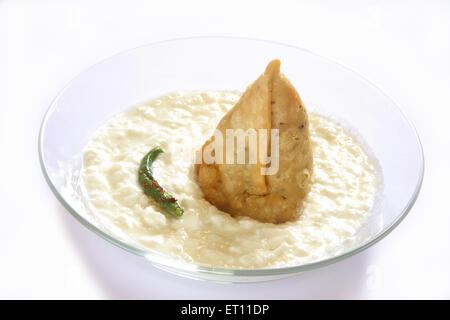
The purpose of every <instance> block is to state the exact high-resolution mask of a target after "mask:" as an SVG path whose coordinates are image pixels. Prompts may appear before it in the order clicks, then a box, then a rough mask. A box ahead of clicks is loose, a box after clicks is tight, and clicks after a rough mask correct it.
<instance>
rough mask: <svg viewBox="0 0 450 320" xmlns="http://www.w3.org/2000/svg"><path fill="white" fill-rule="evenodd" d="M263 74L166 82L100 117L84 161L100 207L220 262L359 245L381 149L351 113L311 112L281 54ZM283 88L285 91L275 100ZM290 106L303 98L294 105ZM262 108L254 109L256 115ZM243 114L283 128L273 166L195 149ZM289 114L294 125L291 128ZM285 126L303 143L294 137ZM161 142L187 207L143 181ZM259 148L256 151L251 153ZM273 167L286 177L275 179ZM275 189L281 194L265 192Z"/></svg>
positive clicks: (162, 161)
mask: <svg viewBox="0 0 450 320" xmlns="http://www.w3.org/2000/svg"><path fill="white" fill-rule="evenodd" d="M260 79H262V80H261V81H258V80H260ZM274 79H275V80H274ZM258 80H257V81H256V82H255V83H253V84H252V85H251V86H250V87H249V88H248V89H247V92H245V93H244V94H243V95H241V94H240V93H239V92H234V91H206V92H202V91H198V92H176V93H171V94H167V95H164V96H161V97H158V98H156V99H152V100H150V101H148V102H145V103H141V104H139V105H137V106H135V107H133V108H132V109H130V110H128V111H126V112H124V113H122V114H119V115H117V116H115V117H114V118H112V119H110V120H109V121H108V122H107V123H105V124H104V125H102V126H101V127H100V128H98V129H97V130H96V131H95V132H94V134H93V135H92V137H91V139H90V140H89V142H88V144H87V146H86V148H85V150H84V154H83V168H82V177H83V185H84V188H85V190H86V194H87V198H88V200H89V203H90V207H91V208H92V211H93V212H94V214H95V215H96V216H98V217H101V218H102V219H106V220H107V221H108V222H109V223H111V225H113V226H114V227H115V228H118V229H120V230H121V231H122V232H123V233H125V234H127V236H129V237H130V238H131V239H133V241H135V242H136V243H138V244H139V246H140V247H142V248H144V249H149V250H155V251H158V252H160V253H162V254H165V255H168V256H170V257H173V258H174V259H178V260H181V261H186V262H191V263H195V264H202V265H209V266H215V267H232V268H267V267H277V266H287V265H298V264H303V263H308V262H312V261H316V260H319V259H322V258H325V257H328V256H330V255H333V254H335V252H336V250H337V249H339V248H341V249H342V250H345V249H344V248H345V247H348V246H351V245H352V244H351V241H350V239H351V238H352V236H353V235H354V234H355V232H356V231H357V230H358V228H360V226H361V225H362V224H363V223H364V221H365V219H367V217H368V216H369V215H370V212H371V208H372V206H373V203H374V197H375V194H376V191H377V174H378V173H377V171H376V170H375V166H374V163H373V161H372V160H371V159H370V158H369V156H368V155H367V152H366V151H365V150H364V148H363V147H362V146H361V144H360V143H359V141H358V139H357V138H356V137H355V136H354V135H352V134H350V133H349V131H348V130H346V129H344V127H343V126H342V125H341V124H339V123H337V122H335V121H333V120H332V119H330V118H327V117H324V116H322V115H318V114H314V113H311V114H307V113H306V109H305V106H304V105H303V104H302V102H301V100H300V96H299V95H298V94H297V92H296V90H295V89H294V88H293V86H292V85H291V84H290V83H289V82H288V80H287V79H286V78H284V76H281V74H280V73H279V62H276V61H275V62H272V63H271V64H269V66H268V68H267V69H266V72H265V74H264V75H263V76H262V78H259V79H258ZM261 88H262V89H261ZM259 89H261V90H262V92H260V91H258V90H259ZM253 90H254V92H252V91H253ZM273 93H275V94H276V95H278V96H277V99H275V100H272V94H273ZM269 98H270V99H269ZM278 98H280V99H278ZM268 101H270V105H269V104H268V103H267V102H268ZM272 101H275V102H274V103H272ZM277 101H285V102H286V103H282V104H280V103H278V102H277ZM258 102H262V103H260V104H258ZM249 106H250V107H252V108H253V109H251V110H250V111H251V112H250V111H249V109H247V108H249ZM291 107H292V108H293V107H295V108H296V109H294V110H293V111H294V112H293V114H294V115H292V112H290V111H292V110H290V109H289V108H291ZM230 110H232V111H230ZM233 110H235V111H233ZM236 110H237V111H236ZM254 110H256V111H255V112H256V113H255V114H253V118H252V117H251V116H246V115H251V114H252V112H253V111H254ZM261 111H263V112H264V114H265V118H264V117H260V112H261ZM269 111H270V115H269ZM274 111H275V112H274ZM299 112H301V113H299ZM230 114H232V115H233V114H234V115H237V118H238V120H239V121H234V120H235V119H234V120H233V117H232V116H229V115H230ZM227 115H228V116H227ZM227 117H231V120H230V118H227ZM242 117H244V118H242ZM224 119H225V120H224ZM283 120H284V121H283ZM236 122H240V123H244V124H245V126H243V127H242V128H240V129H248V128H253V127H254V129H278V130H279V144H280V153H279V160H280V161H279V168H278V171H277V172H276V173H275V174H274V175H273V176H272V175H262V174H260V172H261V171H260V170H261V169H263V168H266V167H267V166H268V163H265V162H266V161H261V158H259V159H257V160H256V163H250V164H246V163H244V164H240V163H237V164H236V163H231V164H216V163H212V165H213V166H216V165H217V166H218V167H219V169H218V171H219V174H220V175H221V177H223V178H222V179H220V177H217V175H214V176H212V177H211V176H208V172H207V171H208V165H209V164H207V163H205V162H204V159H203V158H202V160H201V161H200V162H198V159H197V157H196V156H195V155H196V154H198V150H201V151H202V152H201V153H202V154H203V151H204V150H205V148H206V147H207V146H208V141H211V140H210V137H211V136H212V134H213V133H214V132H215V129H216V128H217V129H219V131H221V130H223V131H226V130H227V129H234V128H236V127H237V126H238V125H236ZM255 123H257V124H256V125H255ZM281 123H283V124H281ZM284 125H286V126H287V128H288V130H286V131H284V130H283V126H284ZM302 125H303V128H302V127H301V126H302ZM252 126H253V127H252ZM256 132H257V139H256V140H257V142H259V140H260V136H258V132H259V131H258V130H256ZM286 133H288V134H290V139H291V138H292V139H293V141H300V142H301V143H300V142H299V143H298V144H295V143H293V144H291V143H286V140H285V139H283V135H285V134H286ZM267 136H268V137H270V136H271V135H270V134H268V135H267ZM296 138H298V139H299V140H295V139H296ZM205 141H207V143H205ZM248 141H250V140H248ZM266 142H267V141H266ZM248 143H249V142H248ZM244 146H245V147H248V144H247V142H246V144H244ZM285 146H289V147H290V148H292V150H290V151H291V152H290V153H288V152H286V151H285V150H283V148H284V147H285ZM156 147H158V148H161V149H162V150H164V151H165V152H164V153H160V154H159V155H158V156H157V158H156V157H155V159H154V161H153V162H152V167H151V169H152V178H154V179H155V181H158V184H159V185H160V186H161V188H164V190H167V191H168V194H167V198H165V199H169V198H170V197H169V192H170V196H171V197H173V199H174V200H176V201H177V203H178V204H179V206H180V208H182V209H183V212H182V215H180V216H179V217H178V218H177V217H173V216H171V215H168V214H167V212H165V210H163V209H162V207H161V206H160V205H158V203H157V201H155V199H154V198H152V197H149V196H148V195H147V194H146V192H145V188H144V190H143V184H142V183H141V184H140V183H139V171H140V170H139V168H140V167H141V165H142V160H143V158H145V155H148V153H149V150H151V149H152V150H153V148H156ZM258 147H259V143H258ZM264 147H265V148H260V149H264V150H265V151H269V150H271V149H270V140H269V141H268V143H267V144H266V145H265V146H264ZM244 149H245V148H244ZM257 150H258V151H259V149H258V148H257ZM246 152H248V150H246ZM225 153H226V152H225ZM258 153H259V152H258ZM263 153H264V152H263ZM233 156H235V154H234V153H233ZM265 156H266V157H268V156H269V153H268V152H266V153H265ZM287 156H292V158H289V159H286V157H287ZM248 157H249V154H248V153H246V154H245V157H244V158H248ZM264 159H265V158H264V156H263V160H264ZM246 160H247V159H246ZM195 162H197V163H196V164H194V163H195ZM227 166H229V167H227ZM205 168H206V169H205ZM290 168H292V170H290ZM280 169H282V170H281V171H279V170H280ZM283 169H286V170H283ZM203 170H206V174H205V172H203ZM202 172H203V173H202ZM276 174H279V175H280V177H278V178H277V177H276ZM283 174H284V176H283ZM299 174H300V175H302V176H301V177H299V178H298V177H297V176H298V175H299ZM274 179H278V180H279V181H278V183H274V184H272V183H271V182H272V181H273V180H274ZM219 180H221V181H219ZM233 181H244V183H243V185H244V187H242V186H240V187H238V188H234V183H233ZM298 181H300V183H298ZM223 185H227V186H232V187H231V188H228V187H225V188H222V186H223ZM273 186H278V187H279V188H280V189H279V190H283V192H280V191H279V190H278V189H277V190H275V189H274V188H273ZM283 188H284V189H283ZM214 190H216V193H217V194H218V197H217V198H215V195H214ZM242 194H243V196H242ZM272 194H275V196H271V195H272ZM267 195H269V198H274V200H273V201H272V202H270V201H269V202H270V203H265V202H264V201H265V200H264V199H265V198H266V196H267ZM252 196H255V197H257V199H256V198H255V199H256V200H258V201H259V200H260V199H263V201H262V204H259V203H258V204H255V205H253V204H252V203H251V201H252V200H251V201H250V202H248V199H250V198H251V197H252ZM283 197H286V199H283ZM256 200H255V202H256ZM170 201H172V200H170ZM170 201H169V202H170ZM283 201H286V203H288V205H287V206H286V207H283ZM265 208H268V209H267V210H264V209H265ZM261 210H262V211H263V212H261Z"/></svg>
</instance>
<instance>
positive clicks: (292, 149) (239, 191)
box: [195, 60, 313, 223]
mask: <svg viewBox="0 0 450 320" xmlns="http://www.w3.org/2000/svg"><path fill="white" fill-rule="evenodd" d="M226 129H242V130H244V131H246V130H247V129H254V130H256V132H259V131H258V129H266V130H267V129H278V130H279V169H278V171H277V172H276V173H275V174H273V175H263V174H261V169H262V168H264V167H269V166H270V165H271V164H270V163H269V164H266V163H267V159H265V158H263V159H260V156H258V160H257V162H256V163H255V164H249V163H248V162H247V161H246V164H236V163H234V164H226V163H223V164H221V163H212V164H207V163H205V162H202V163H201V164H197V165H196V168H195V169H196V172H197V176H198V182H199V185H200V188H201V189H202V191H203V193H204V195H205V198H206V199H207V200H208V201H209V202H210V203H212V204H213V205H215V206H216V207H217V208H219V209H221V210H223V211H225V212H228V213H229V214H231V215H233V216H248V217H251V218H254V219H256V220H259V221H261V222H271V223H281V222H286V221H289V220H293V219H295V218H296V217H297V216H298V213H299V212H300V208H301V204H302V201H303V200H304V198H305V197H306V195H307V194H308V192H309V189H310V181H311V176H312V170H313V157H312V150H311V141H310V135H309V120H308V114H307V112H306V109H305V106H304V105H303V103H302V101H301V99H300V96H299V94H298V93H297V91H296V90H295V88H294V87H293V86H292V84H291V83H290V81H289V80H288V79H287V78H286V77H285V76H284V75H283V74H282V73H281V72H280V61H279V60H273V61H271V62H270V63H269V64H268V66H267V68H266V70H265V72H264V73H263V74H262V75H261V76H260V77H259V78H258V79H257V80H256V81H255V82H253V83H252V84H251V85H250V86H248V87H247V89H246V91H245V92H244V94H243V95H242V97H241V98H240V100H239V101H238V102H237V103H236V105H235V106H234V107H233V108H232V109H231V110H229V111H228V112H227V114H225V116H224V117H223V118H222V119H221V121H220V122H219V124H218V126H217V130H218V131H220V132H221V133H222V136H223V137H225V136H226ZM268 137H269V138H270V134H268ZM260 138H261V137H260V136H259V134H258V136H257V139H258V148H259V147H260V144H259V139H260ZM224 141H225V139H224ZM213 142H214V136H213V137H211V139H209V140H208V141H207V142H206V143H205V144H204V145H203V147H202V154H203V151H204V150H205V148H206V147H207V146H209V145H210V144H211V143H213ZM245 147H246V152H247V154H246V160H248V158H249V155H248V150H249V141H247V140H246V142H245ZM267 148H268V150H264V151H266V152H263V153H262V154H266V155H269V156H270V139H269V141H268V144H267ZM259 151H260V150H258V155H260V152H259ZM234 153H235V154H234V156H235V159H236V157H237V148H235V149H234ZM225 154H226V150H225V143H224V149H223V155H224V156H225Z"/></svg>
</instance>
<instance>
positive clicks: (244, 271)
mask: <svg viewBox="0 0 450 320" xmlns="http://www.w3.org/2000/svg"><path fill="white" fill-rule="evenodd" d="M214 39H216V40H242V41H254V42H260V43H266V44H272V45H278V46H282V47H288V48H291V49H295V50H299V51H303V52H306V53H308V54H311V55H313V56H316V57H318V58H321V59H323V60H326V61H328V62H330V63H332V64H335V65H338V66H339V67H341V68H343V69H344V70H346V71H348V72H350V73H352V74H353V75H354V76H356V77H357V78H359V80H362V81H363V82H365V83H366V84H367V85H369V86H370V87H371V88H372V89H374V90H376V91H378V92H379V93H381V94H382V95H383V96H385V97H386V98H387V99H389V100H390V101H391V102H392V103H393V104H394V105H395V107H396V108H397V111H399V112H400V114H401V116H402V117H403V118H404V120H406V122H407V123H408V124H409V126H410V127H411V129H412V131H413V133H414V137H415V140H416V143H417V145H418V149H419V153H420V160H421V162H420V168H419V179H418V181H417V183H416V185H415V188H414V193H413V195H412V197H411V198H410V199H409V201H408V202H407V204H406V205H405V207H404V208H403V209H402V211H401V213H400V214H399V215H398V216H397V218H396V219H395V220H394V221H393V222H392V223H391V224H390V225H389V226H388V227H387V228H385V229H384V230H382V231H380V232H379V233H378V234H377V235H376V236H375V237H374V238H373V239H371V240H369V241H367V242H365V243H364V244H362V245H360V246H358V247H356V248H353V249H351V250H349V251H347V252H344V253H341V254H338V255H336V256H333V257H329V258H326V259H324V260H319V261H314V262H311V263H306V264H300V265H291V266H286V267H271V268H258V269H251V268H224V267H213V266H207V265H196V264H192V263H188V262H182V261H178V260H175V259H173V258H171V257H167V256H163V255H162V254H159V253H158V252H151V251H144V250H141V249H138V248H136V247H133V246H131V245H129V244H127V243H125V242H123V241H121V240H118V239H116V238H114V237H112V236H111V235H109V234H107V233H106V232H104V231H102V230H100V229H99V228H98V227H96V226H95V225H93V224H92V223H90V222H89V221H88V220H87V219H85V218H84V217H83V216H81V215H80V214H78V212H77V211H76V210H75V209H74V208H73V207H72V206H71V205H70V204H69V203H68V202H67V201H66V200H65V199H64V197H63V196H62V195H61V194H60V193H59V192H58V190H57V189H56V186H55V185H54V183H53V181H52V180H51V178H50V176H49V174H48V172H47V167H46V165H45V161H44V157H43V146H44V136H45V132H44V131H45V127H46V123H47V120H48V118H49V117H50V115H51V114H52V112H53V111H54V109H55V107H56V106H57V102H58V100H59V98H60V97H61V96H62V95H63V94H64V93H65V91H66V90H67V88H69V87H70V85H71V84H72V83H73V82H74V81H75V80H76V79H77V78H78V77H79V76H81V75H82V74H84V73H85V72H87V71H89V70H90V69H92V68H94V67H96V66H97V65H99V64H101V63H103V62H106V61H108V60H111V59H113V58H116V57H118V56H120V55H124V54H127V53H129V52H131V51H134V50H139V49H140V48H144V47H152V46H158V45H161V44H165V43H169V42H177V41H189V40H214ZM38 153H39V162H40V166H41V169H42V172H43V175H44V178H45V180H46V182H47V184H48V185H49V187H50V189H51V190H52V192H53V194H54V195H55V197H56V198H57V199H58V200H59V202H60V203H61V204H62V205H63V206H64V208H66V210H67V211H69V213H70V214H71V215H72V216H73V217H74V218H75V219H77V220H78V221H79V222H81V224H83V225H84V226H85V227H86V228H88V229H89V230H91V231H93V232H94V233H96V234H97V235H99V236H100V237H102V238H103V239H105V240H106V241H108V242H110V243H112V244H113V245H115V246H118V247H120V248H122V249H124V250H126V251H128V252H131V253H133V254H136V255H138V256H141V257H143V258H145V259H146V260H148V261H149V262H150V263H152V264H155V265H159V266H162V267H169V268H174V269H177V270H181V271H185V272H186V271H187V272H195V273H201V274H208V275H217V276H219V275H222V276H223V275H228V276H238V277H261V276H277V275H278V276H280V275H289V274H295V273H299V272H303V271H308V270H312V269H316V268H320V267H325V266H328V265H330V264H333V263H336V262H338V261H341V260H344V259H346V258H349V257H351V256H353V255H356V254H358V253H360V252H362V251H364V250H365V249H367V248H369V247H371V246H373V245H374V244H375V243H377V242H378V241H380V240H381V239H383V238H384V237H386V236H387V235H388V234H389V233H391V232H392V231H393V230H394V229H395V228H396V227H397V226H398V225H399V224H400V222H402V221H403V219H405V217H406V216H407V215H408V213H409V212H410V210H411V208H412V207H413V206H414V204H415V202H416V200H417V198H418V196H419V193H420V189H421V187H422V182H423V178H424V171H425V158H424V152H423V146H422V143H421V141H420V138H419V135H418V132H417V129H416V127H415V126H414V124H413V122H412V121H411V120H410V119H409V118H408V117H406V115H405V113H404V112H403V111H402V109H401V107H400V106H399V104H398V103H397V102H396V101H395V99H393V98H392V97H391V96H390V95H388V94H387V93H386V92H385V91H383V90H382V89H381V88H380V87H378V86H377V85H375V84H374V83H372V82H371V81H369V80H368V79H366V78H365V77H364V76H363V75H361V74H360V73H359V72H357V71H355V70H353V69H352V68H350V67H347V66H346V65H344V64H342V63H340V62H338V61H336V60H334V59H332V58H329V57H326V56H323V55H320V54H317V53H315V52H313V51H311V50H308V49H305V48H302V47H298V46H294V45H290V44H286V43H282V42H277V41H272V40H264V39H258V38H247V37H234V36H192V37H178V38H171V39H167V40H162V41H157V42H152V43H148V44H143V45H140V46H137V47H134V48H131V49H127V50H124V51H121V52H118V53H115V54H113V55H111V56H109V57H108V58H105V59H102V60H100V61H98V62H96V63H94V64H93V65H91V66H90V67H88V68H86V69H84V70H83V71H81V72H80V73H78V74H77V75H76V76H75V77H74V78H73V79H72V80H70V81H69V82H68V83H67V84H66V85H65V86H64V87H63V88H62V89H61V91H60V92H59V93H58V94H57V95H56V97H55V98H54V99H53V101H52V102H51V103H50V106H49V107H48V109H47V111H46V112H45V114H44V117H43V119H42V122H41V125H40V129H39V136H38Z"/></svg>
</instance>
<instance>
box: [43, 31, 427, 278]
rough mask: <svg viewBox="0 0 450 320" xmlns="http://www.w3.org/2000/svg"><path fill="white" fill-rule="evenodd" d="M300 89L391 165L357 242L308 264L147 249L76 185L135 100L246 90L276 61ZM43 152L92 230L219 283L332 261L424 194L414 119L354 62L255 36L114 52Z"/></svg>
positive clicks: (48, 134) (372, 238)
mask: <svg viewBox="0 0 450 320" xmlns="http://www.w3.org/2000/svg"><path fill="white" fill-rule="evenodd" d="M274 58H278V59H280V60H281V62H282V70H283V72H284V73H285V74H286V75H287V76H288V78H289V79H290V80H291V82H292V83H293V84H294V86H295V87H296V88H297V89H298V91H299V93H300V95H301V96H302V99H303V100H304V102H305V105H306V106H307V108H308V109H309V111H310V112H316V113H320V114H324V115H328V116H331V117H333V118H334V119H338V120H339V122H341V123H345V124H348V125H349V126H350V127H352V128H355V129H356V130H357V133H358V136H359V137H361V138H362V139H363V140H364V144H365V145H367V146H369V149H370V153H371V155H372V156H374V157H375V158H376V159H377V161H378V165H379V168H380V169H381V172H382V177H383V183H382V188H381V187H380V189H379V195H378V196H377V198H376V203H375V206H374V210H376V213H372V215H376V216H377V219H372V220H370V219H369V221H368V222H367V223H366V225H365V227H364V228H363V229H365V231H366V233H367V232H368V233H367V236H365V237H364V238H361V241H360V242H359V243H358V245H356V246H354V247H351V248H349V249H348V250H345V251H344V252H342V253H339V254H337V255H335V256H333V257H331V258H327V259H323V260H320V261H315V262H313V263H309V264H303V265H294V266H287V267H277V268H266V269H227V268H215V267H209V266H202V265H194V264H189V263H180V262H179V261H176V260H174V259H172V258H170V257H167V256H163V255H161V254H159V253H158V252H152V251H149V250H142V249H139V248H137V247H136V246H133V245H130V244H129V242H126V241H124V240H123V238H122V237H118V236H117V235H116V234H115V233H112V232H111V231H109V230H108V229H106V228H105V227H104V226H103V225H102V224H101V223H99V222H98V221H97V220H96V219H95V217H94V216H93V215H92V214H91V212H90V210H89V207H88V205H87V204H86V201H85V199H84V197H83V194H82V192H80V190H79V189H77V181H78V178H79V173H80V168H81V155H82V150H83V148H84V146H85V145H86V143H87V141H88V139H89V137H90V135H91V134H92V133H93V132H94V130H95V129H96V128H97V127H99V126H100V125H101V124H102V123H104V122H105V121H106V120H107V119H109V118H111V117H112V116H113V115H115V114H117V113H120V112H123V111H124V110H126V109H127V108H128V107H131V106H132V105H134V104H136V103H138V102H141V101H145V100H148V99H149V98H151V97H156V96H159V95H162V94H165V93H168V92H173V91H195V90H209V89H211V90H239V91H243V90H244V89H245V87H246V85H248V84H249V83H250V82H251V81H253V80H254V79H255V78H256V77H257V76H258V75H259V74H260V73H261V72H262V70H264V67H265V65H266V64H267V62H268V61H270V60H271V59H274ZM39 155H40V162H41V166H42V170H43V172H44V176H45V178H46V180H47V182H48V184H49V186H50V188H51V189H52V191H53V193H54V194H55V196H56V197H57V198H58V200H59V201H61V203H62V204H63V205H64V206H65V207H66V208H67V210H68V211H69V212H70V213H71V214H72V215H73V216H74V217H75V218H77V219H78V220H79V221H80V222H81V223H82V224H84V225H85V226H86V227H87V228H89V229H90V230H92V231H93V232H95V233H96V234H98V235H99V236H101V237H103V238H104V239H106V240H108V241H109V242H111V243H113V244H115V245H117V246H119V247H121V248H123V249H125V250H127V251H129V252H131V253H134V254H137V255H139V256H142V257H143V258H144V259H146V260H148V261H149V262H151V263H152V264H153V265H155V266H157V267H160V268H163V269H165V270H168V271H170V272H173V273H176V274H179V275H182V276H186V277H191V278H196V279H204V280H213V281H217V282H251V281H260V280H269V279H276V278H281V277H285V276H289V275H294V274H298V273H300V272H303V271H306V270H311V269H314V268H318V267H323V266H326V265H329V264H331V263H334V262H337V261H340V260H342V259H345V258H348V257H350V256H352V255H354V254H356V253H358V252H361V251H362V250H364V249H366V248H368V247H370V246H371V245H373V244H374V243H376V242H377V241H379V240H380V239H382V238H384V237H385V236H386V235H387V234H389V232H391V231H392V230H393V229H394V228H395V227H396V226H397V225H398V224H399V223H400V222H401V221H402V220H403V218H404V217H405V216H406V214H407V213H408V211H409V210H410V209H411V207H412V206H413V204H414V202H415V200H416V198H417V195H418V193H419V190H420V187H421V183H422V178H423V170H424V159H423V152H422V147H421V144H420V141H419V138H418V135H417V133H416V131H415V129H414V127H413V125H412V124H411V122H410V121H409V120H408V119H407V118H406V117H405V116H404V114H403V113H402V111H401V110H400V108H399V107H398V106H397V104H396V103H395V102H394V101H393V100H392V99H391V98H390V97H388V96H387V95H386V94H385V93H383V92H382V91H381V90H380V89H378V88H377V87H376V86H374V85H373V84H371V83H370V82H369V81H367V80H366V79H364V78H363V77H362V76H360V75H358V74H357V73H355V72H353V71H351V70H349V69H348V68H346V67H344V66H342V65H340V64H338V63H336V62H333V61H331V60H329V59H326V58H323V57H321V56H318V55H316V54H314V53H312V52H310V51H308V50H305V49H301V48H296V47H293V46H289V45H285V44H280V43H275V42H269V41H263V40H255V39H243V38H228V37H196V38H185V39H176V40H169V41H163V42H158V43H154V44H149V45H145V46H142V47H138V48H135V49H132V50H129V51H126V52H123V53H120V54H117V55H114V56H113V57H110V58H108V59H106V60H104V61H102V62H100V63H97V64H96V65H94V66H92V67H90V68H89V69H87V70H86V71H84V72H82V73H81V74H80V75H79V76H77V77H76V78H75V79H73V80H72V81H71V82H70V83H69V84H68V85H67V86H66V87H65V88H64V89H63V90H62V92H61V93H60V94H59V95H58V96H57V97H56V98H55V100H54V101H53V103H52V104H51V106H50V107H49V109H48V111H47V113H46V114H45V116H44V119H43V121H42V126H41V131H40V135H39Z"/></svg>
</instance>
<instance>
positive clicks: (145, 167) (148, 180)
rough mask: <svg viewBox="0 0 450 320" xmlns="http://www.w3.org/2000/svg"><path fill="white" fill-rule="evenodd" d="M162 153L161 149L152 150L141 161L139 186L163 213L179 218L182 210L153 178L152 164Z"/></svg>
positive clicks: (175, 200)
mask: <svg viewBox="0 0 450 320" xmlns="http://www.w3.org/2000/svg"><path fill="white" fill-rule="evenodd" d="M163 152H164V151H163V150H162V149H161V148H153V149H152V150H150V152H149V153H147V154H146V155H145V157H144V158H143V159H142V161H141V165H140V166H139V174H138V177H139V184H140V185H141V187H142V189H143V190H144V193H145V194H146V195H148V196H150V197H152V198H153V200H155V201H156V203H157V204H158V205H159V206H160V207H161V209H162V210H163V211H164V212H167V213H169V214H171V215H173V216H175V217H181V216H182V215H183V212H184V209H183V208H182V207H181V206H180V205H179V204H178V201H177V199H175V198H174V197H173V196H172V195H171V194H169V193H168V192H167V191H166V190H164V189H163V187H161V186H160V185H159V183H158V182H157V181H156V180H155V179H154V178H153V171H152V164H153V161H155V159H156V157H158V155H159V154H160V153H163Z"/></svg>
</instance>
